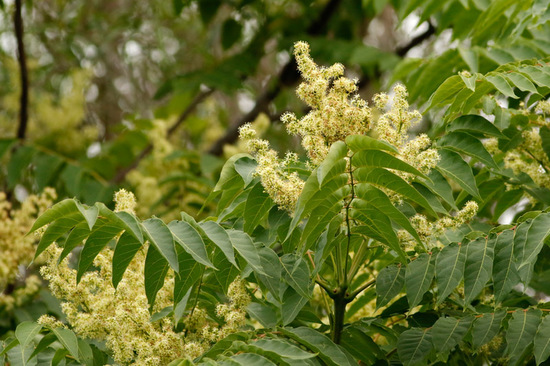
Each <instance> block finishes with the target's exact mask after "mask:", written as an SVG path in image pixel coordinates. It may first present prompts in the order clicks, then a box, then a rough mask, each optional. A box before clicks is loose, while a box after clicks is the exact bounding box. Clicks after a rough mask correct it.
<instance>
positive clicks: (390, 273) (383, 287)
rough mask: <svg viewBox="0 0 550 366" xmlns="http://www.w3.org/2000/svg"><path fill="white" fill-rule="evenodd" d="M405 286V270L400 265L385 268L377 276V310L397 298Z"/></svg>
mask: <svg viewBox="0 0 550 366" xmlns="http://www.w3.org/2000/svg"><path fill="white" fill-rule="evenodd" d="M404 285H405V268H404V266H401V265H399V264H392V265H390V266H387V267H384V268H383V269H382V270H381V271H380V273H379V274H378V276H376V308H377V309H379V308H381V307H382V306H385V305H386V304H387V303H389V302H390V301H391V300H392V299H393V298H394V297H395V296H397V295H398V294H399V293H400V292H401V290H402V289H403V286H404Z"/></svg>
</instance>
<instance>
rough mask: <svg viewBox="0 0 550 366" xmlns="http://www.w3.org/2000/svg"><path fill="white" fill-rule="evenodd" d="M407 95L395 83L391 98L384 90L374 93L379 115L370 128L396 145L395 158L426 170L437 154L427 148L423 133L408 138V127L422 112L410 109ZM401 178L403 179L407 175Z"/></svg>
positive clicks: (382, 138) (431, 166)
mask: <svg viewBox="0 0 550 366" xmlns="http://www.w3.org/2000/svg"><path fill="white" fill-rule="evenodd" d="M407 95H408V94H407V89H406V88H405V87H404V86H403V85H400V84H397V85H396V86H395V87H394V88H393V98H390V97H389V96H388V95H387V94H384V93H380V94H377V95H375V96H374V105H375V106H376V108H377V109H378V111H379V112H380V114H381V115H380V117H379V118H378V120H376V122H375V123H374V124H373V127H374V131H375V132H376V134H377V135H378V138H379V139H380V140H383V141H386V142H388V143H390V144H391V145H393V146H395V147H397V148H398V150H399V154H398V156H397V157H398V158H400V159H401V160H403V161H405V162H407V163H408V164H410V165H412V166H414V167H415V168H416V169H418V170H419V171H421V172H423V173H428V172H429V171H430V169H432V168H433V167H435V166H436V165H437V162H438V161H439V154H438V153H437V151H436V150H435V149H433V148H430V146H431V143H432V142H431V140H430V138H429V137H428V136H427V135H425V134H421V135H419V136H417V137H416V138H414V139H410V138H409V130H410V129H411V127H413V126H414V125H415V124H416V123H418V122H419V121H420V120H421V119H422V115H421V114H420V112H418V111H416V110H412V111H411V110H410V108H409V103H408V102H407ZM403 177H404V178H407V177H408V175H406V174H405V175H403Z"/></svg>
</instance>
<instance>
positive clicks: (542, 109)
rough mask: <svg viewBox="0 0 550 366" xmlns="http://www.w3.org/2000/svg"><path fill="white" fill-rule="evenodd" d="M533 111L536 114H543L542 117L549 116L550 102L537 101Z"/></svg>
mask: <svg viewBox="0 0 550 366" xmlns="http://www.w3.org/2000/svg"><path fill="white" fill-rule="evenodd" d="M535 111H536V112H537V113H543V114H544V115H549V116H550V101H547V100H541V101H539V102H538V103H537V106H536V108H535Z"/></svg>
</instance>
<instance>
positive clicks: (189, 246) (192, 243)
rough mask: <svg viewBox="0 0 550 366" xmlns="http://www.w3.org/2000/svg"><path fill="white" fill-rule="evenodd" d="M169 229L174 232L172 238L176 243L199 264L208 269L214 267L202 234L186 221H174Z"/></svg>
mask: <svg viewBox="0 0 550 366" xmlns="http://www.w3.org/2000/svg"><path fill="white" fill-rule="evenodd" d="M168 228H169V229H170V231H171V232H172V236H173V237H174V240H175V241H176V243H178V244H179V245H181V247H182V248H183V249H184V250H185V251H186V252H187V253H189V254H191V256H192V257H193V258H195V260H196V261H197V262H199V263H202V264H204V265H205V266H207V267H214V265H213V264H212V262H211V261H210V259H209V258H208V255H207V254H206V246H205V245H204V241H203V240H202V238H201V236H200V234H199V233H198V232H197V230H195V228H193V227H192V226H191V225H190V224H189V223H187V222H185V221H172V222H170V223H169V224H168Z"/></svg>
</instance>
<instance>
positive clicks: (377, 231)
mask: <svg viewBox="0 0 550 366" xmlns="http://www.w3.org/2000/svg"><path fill="white" fill-rule="evenodd" d="M362 203H364V202H363V201H361V200H359V199H355V200H354V201H353V205H352V208H353V210H351V212H350V217H351V218H353V219H354V220H358V221H360V222H361V223H362V224H363V225H362V226H356V228H355V230H354V232H352V234H355V233H358V234H362V235H365V236H368V237H370V238H373V239H376V240H378V241H380V242H381V243H384V244H386V245H387V246H389V247H390V248H391V249H392V250H394V251H395V252H396V253H397V255H398V256H399V259H400V261H401V262H402V263H406V258H407V257H406V255H405V252H404V251H403V248H401V245H400V243H399V239H398V238H397V235H396V234H395V232H394V230H393V228H392V226H391V222H390V220H389V219H388V218H387V217H386V216H385V215H384V214H382V213H381V212H380V211H378V210H377V209H374V208H372V206H370V205H368V204H367V205H366V207H362V206H364V205H362Z"/></svg>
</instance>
